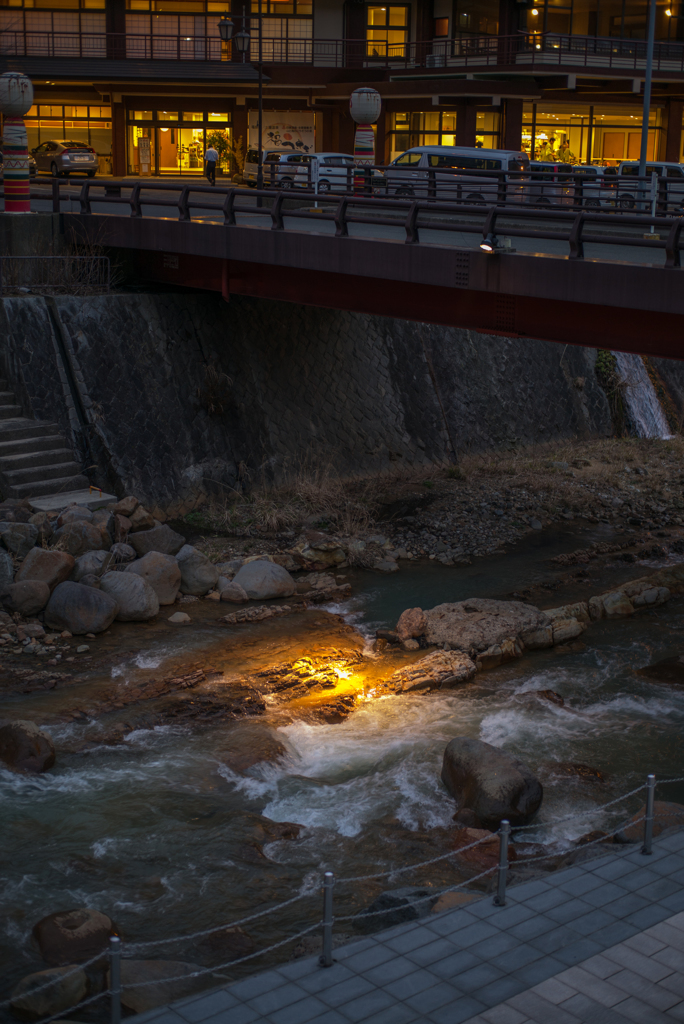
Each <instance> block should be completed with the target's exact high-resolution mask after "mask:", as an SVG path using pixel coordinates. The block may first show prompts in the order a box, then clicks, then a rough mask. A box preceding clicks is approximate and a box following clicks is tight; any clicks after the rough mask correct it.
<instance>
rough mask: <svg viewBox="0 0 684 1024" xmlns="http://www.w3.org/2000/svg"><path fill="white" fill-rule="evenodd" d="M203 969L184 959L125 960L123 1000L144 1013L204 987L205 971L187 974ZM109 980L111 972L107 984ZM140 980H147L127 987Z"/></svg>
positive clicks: (134, 1009)
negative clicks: (201, 974)
mask: <svg viewBox="0 0 684 1024" xmlns="http://www.w3.org/2000/svg"><path fill="white" fill-rule="evenodd" d="M201 970H202V968H201V967H198V966H197V964H192V963H186V962H185V961H183V960H122V961H121V1002H122V1003H123V1005H124V1006H125V1007H126V1008H127V1009H129V1010H133V1012H134V1013H144V1012H145V1011H146V1010H152V1009H154V1007H155V1006H162V1005H163V1004H165V1003H171V1002H174V1000H176V999H182V998H183V997H184V996H189V995H192V994H193V993H194V992H199V991H200V990H201V989H202V988H204V987H205V985H206V982H207V976H206V975H204V976H200V977H199V978H188V977H187V975H188V974H194V973H195V972H196V971H201ZM184 975H185V977H184ZM175 979H178V980H175ZM109 982H110V978H109V975H108V977H107V984H109ZM140 983H145V984H144V985H142V984H141V987H140V988H132V987H131V988H129V987H128V986H133V985H138V984H140Z"/></svg>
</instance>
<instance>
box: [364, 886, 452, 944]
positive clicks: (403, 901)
mask: <svg viewBox="0 0 684 1024" xmlns="http://www.w3.org/2000/svg"><path fill="white" fill-rule="evenodd" d="M438 898H439V896H438V893H436V892H435V891H434V889H420V888H417V887H416V888H412V887H409V886H402V888H400V889H389V890H388V891H386V892H381V893H380V895H379V896H378V897H377V898H376V899H374V900H373V902H372V903H371V904H370V906H368V907H366V909H365V910H363V911H361V913H360V914H359V915H358V917H355V918H354V920H353V921H352V927H353V928H354V930H355V931H357V932H361V933H362V934H363V935H370V934H372V933H373V932H379V931H383V930H384V929H385V928H391V927H393V926H394V925H395V924H403V923H404V922H405V921H415V920H416V919H417V918H419V917H425V916H426V915H427V914H429V913H430V911H431V909H432V907H433V905H434V904H435V903H436V902H437V900H438ZM380 911H384V913H380Z"/></svg>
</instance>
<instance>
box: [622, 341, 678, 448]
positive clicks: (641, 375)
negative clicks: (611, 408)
mask: <svg viewBox="0 0 684 1024" xmlns="http://www.w3.org/2000/svg"><path fill="white" fill-rule="evenodd" d="M614 355H615V360H616V364H617V372H618V374H619V376H620V377H621V379H622V381H623V386H622V388H621V390H622V394H623V401H624V405H625V412H626V413H627V416H628V418H629V421H630V424H631V426H632V430H633V432H634V433H635V434H636V436H637V437H661V438H666V437H671V436H672V432H671V430H670V426H669V424H668V422H667V417H666V416H665V412H664V410H663V407H662V405H661V404H660V400H659V399H658V396H657V394H656V391H655V388H654V387H653V383H652V381H651V378H650V377H649V375H648V371H647V370H646V367H645V366H644V361H643V359H642V358H641V356H639V355H634V354H633V353H628V352H615V353H614Z"/></svg>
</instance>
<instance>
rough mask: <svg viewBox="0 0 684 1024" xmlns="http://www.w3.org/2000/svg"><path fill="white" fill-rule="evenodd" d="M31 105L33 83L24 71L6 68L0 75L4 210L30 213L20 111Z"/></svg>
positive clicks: (23, 135)
mask: <svg viewBox="0 0 684 1024" xmlns="http://www.w3.org/2000/svg"><path fill="white" fill-rule="evenodd" d="M32 106H33V85H32V83H31V79H30V78H27V77H26V75H20V74H18V73H17V72H15V71H6V72H5V74H4V75H0V111H2V114H3V117H4V127H3V137H2V159H3V184H4V190H5V213H30V212H31V196H30V178H29V159H28V139H27V137H26V126H25V124H24V114H26V113H28V111H29V110H30V109H31V107H32Z"/></svg>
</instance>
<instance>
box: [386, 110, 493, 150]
mask: <svg viewBox="0 0 684 1024" xmlns="http://www.w3.org/2000/svg"><path fill="white" fill-rule="evenodd" d="M500 120H501V115H500V114H499V113H498V112H494V111H489V110H478V111H477V115H476V127H475V145H478V144H479V145H481V146H483V147H484V148H485V149H497V148H498V145H499V125H500ZM389 137H390V160H394V158H395V157H396V156H399V154H400V153H404V152H405V151H406V150H407V149H413V148H414V146H455V145H456V112H455V111H448V110H429V111H419V110H412V111H410V112H409V113H407V114H390V131H389Z"/></svg>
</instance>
